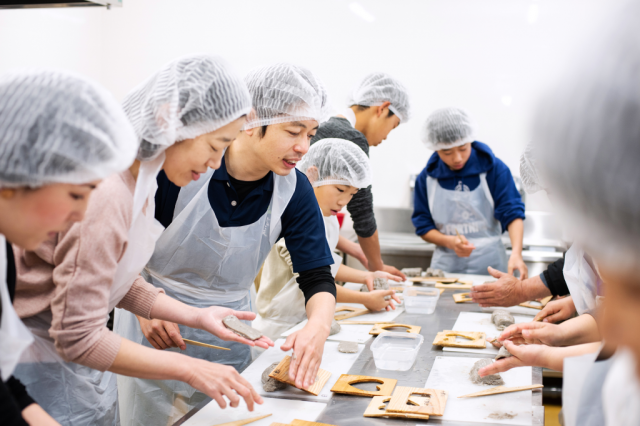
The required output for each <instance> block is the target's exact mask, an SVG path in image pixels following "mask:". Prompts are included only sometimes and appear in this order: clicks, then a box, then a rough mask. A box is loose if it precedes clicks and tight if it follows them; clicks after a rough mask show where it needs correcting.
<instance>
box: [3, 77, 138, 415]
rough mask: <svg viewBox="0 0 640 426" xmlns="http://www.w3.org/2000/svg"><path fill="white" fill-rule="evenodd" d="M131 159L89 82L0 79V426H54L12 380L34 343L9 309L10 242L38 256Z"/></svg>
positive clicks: (117, 113) (120, 119)
mask: <svg viewBox="0 0 640 426" xmlns="http://www.w3.org/2000/svg"><path fill="white" fill-rule="evenodd" d="M134 156H135V138H134V136H133V131H132V130H131V128H130V126H129V124H128V122H127V118H126V117H125V115H124V113H123V112H122V110H121V109H120V107H119V105H118V104H117V103H116V101H115V100H114V99H112V97H111V96H110V95H109V93H107V92H106V91H105V90H104V89H102V88H101V87H99V86H98V85H96V84H94V83H93V82H90V81H88V80H86V79H84V78H82V77H80V76H76V75H73V74H70V73H66V72H60V71H51V70H37V71H24V72H14V73H8V74H4V75H2V76H1V77H0V300H1V302H2V304H1V307H0V311H1V312H2V319H1V322H0V348H2V349H1V350H0V373H1V375H2V380H0V419H1V422H2V424H3V426H4V425H6V426H14V425H20V426H22V425H27V424H30V425H39V426H40V425H46V426H52V425H59V423H58V422H57V421H56V420H54V419H53V418H52V417H51V416H50V415H49V414H47V412H45V410H43V408H42V407H41V406H40V405H38V404H37V403H36V402H34V399H33V398H32V396H35V395H33V394H32V392H28V391H27V390H26V389H25V386H24V384H23V383H21V381H20V380H19V379H17V378H16V377H14V376H12V374H14V373H15V368H16V366H17V365H18V363H19V362H20V358H21V357H22V356H23V355H24V353H25V351H26V352H28V351H29V350H30V346H31V345H32V344H34V343H33V342H34V336H33V335H32V334H31V331H30V330H29V328H27V327H26V326H25V325H24V324H23V323H22V321H21V320H20V318H19V316H18V314H17V313H16V311H15V310H14V307H13V306H12V303H11V302H12V299H14V296H15V285H16V264H15V258H14V254H13V249H12V246H11V244H10V243H9V241H11V242H13V243H14V244H15V246H16V247H21V248H22V249H26V250H35V249H36V248H37V247H38V246H39V245H40V244H41V243H43V242H44V241H45V240H47V239H48V238H50V237H51V236H52V235H55V234H57V233H58V232H59V231H61V230H63V229H66V228H68V227H69V226H70V225H72V224H73V223H74V222H78V221H80V220H82V219H83V217H84V215H85V211H86V209H87V202H88V200H89V196H90V195H91V193H92V192H93V191H94V189H95V187H96V185H97V184H98V183H99V182H100V181H101V180H102V179H104V178H106V177H108V176H109V175H111V174H112V173H117V172H120V171H122V170H125V169H126V168H127V167H129V165H130V164H131V162H132V161H133V158H134ZM5 238H6V240H5ZM27 385H28V383H27ZM37 399H38V398H37V397H36V400H37Z"/></svg>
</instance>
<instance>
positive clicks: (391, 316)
mask: <svg viewBox="0 0 640 426" xmlns="http://www.w3.org/2000/svg"><path fill="white" fill-rule="evenodd" d="M336 306H352V307H354V308H359V309H365V307H364V305H361V304H360V303H336ZM403 312H404V307H402V306H396V309H395V310H391V311H380V312H372V313H370V314H364V315H360V316H357V317H353V318H347V319H346V320H345V321H381V322H387V321H394V320H395V319H396V318H397V317H398V316H399V315H400V314H401V313H403ZM345 313H346V312H345ZM372 327H373V326H372Z"/></svg>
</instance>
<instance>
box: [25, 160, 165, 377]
mask: <svg viewBox="0 0 640 426" xmlns="http://www.w3.org/2000/svg"><path fill="white" fill-rule="evenodd" d="M135 184H136V183H135V180H134V179H133V176H132V175H131V173H130V172H129V171H128V170H126V171H124V172H122V173H120V174H118V175H114V176H111V177H109V178H107V179H105V180H104V181H102V182H101V183H100V184H99V185H98V188H97V189H95V190H94V191H93V193H92V194H91V198H90V199H89V205H88V208H87V212H86V215H85V218H84V220H83V221H82V222H77V223H75V224H73V225H72V226H71V227H70V228H69V230H68V231H66V232H61V233H59V234H58V235H57V236H56V237H54V238H53V239H52V240H50V241H47V242H46V243H44V244H43V245H42V246H40V247H39V248H38V249H37V250H36V251H33V252H30V251H25V250H22V249H20V248H18V247H16V246H14V253H15V257H16V269H17V281H16V297H15V301H14V307H15V309H16V311H17V313H18V315H19V316H20V317H21V318H28V317H30V316H33V315H36V314H38V313H40V312H43V311H46V310H49V309H50V310H51V314H52V317H53V320H52V322H51V328H50V329H49V335H50V336H51V337H52V338H53V340H54V342H55V347H56V350H57V351H58V353H59V354H60V356H62V358H63V359H65V360H67V361H72V362H76V363H78V364H82V365H86V366H87V367H91V368H94V369H96V370H100V371H105V370H107V369H108V368H109V367H110V366H111V364H113V361H114V360H115V358H116V354H117V353H118V350H119V349H120V342H121V339H122V338H121V337H120V336H119V335H117V334H115V333H113V332H112V331H110V330H109V329H108V328H107V327H106V320H107V316H108V315H109V306H108V305H109V294H110V289H111V284H112V282H113V277H114V275H115V271H116V267H117V264H118V261H119V260H120V259H121V258H122V255H123V254H124V252H125V250H126V249H127V238H128V233H129V227H130V225H131V220H132V215H133V213H132V210H133V192H134V190H135ZM160 292H161V290H160V289H158V288H156V287H154V286H152V285H151V284H149V283H147V282H146V281H145V280H144V279H143V278H142V277H140V278H138V279H137V280H136V281H135V282H134V284H133V286H132V287H131V289H130V290H129V292H128V293H127V294H126V295H125V297H124V298H123V299H122V300H121V301H120V303H119V304H118V307H119V308H123V309H126V310H128V311H131V312H133V313H134V314H136V315H139V316H141V317H144V318H147V319H148V318H149V315H150V313H151V307H152V306H153V304H154V302H155V300H156V297H157V296H158V293H160Z"/></svg>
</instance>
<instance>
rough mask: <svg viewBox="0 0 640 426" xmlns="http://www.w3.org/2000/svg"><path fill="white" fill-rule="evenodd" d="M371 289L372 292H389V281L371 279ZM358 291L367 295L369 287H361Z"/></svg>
mask: <svg viewBox="0 0 640 426" xmlns="http://www.w3.org/2000/svg"><path fill="white" fill-rule="evenodd" d="M373 289H374V290H389V281H388V280H387V279H386V278H374V279H373ZM360 291H362V292H364V293H367V292H368V291H369V287H367V286H366V285H363V286H362V287H361V288H360Z"/></svg>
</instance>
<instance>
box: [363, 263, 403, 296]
mask: <svg viewBox="0 0 640 426" xmlns="http://www.w3.org/2000/svg"><path fill="white" fill-rule="evenodd" d="M392 268H393V266H392ZM375 278H386V279H387V280H391V281H395V282H402V278H400V277H398V276H396V275H392V274H390V273H389V272H384V271H375V272H365V278H364V282H363V284H364V285H366V286H367V288H368V289H369V291H373V280H374V279H375Z"/></svg>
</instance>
